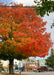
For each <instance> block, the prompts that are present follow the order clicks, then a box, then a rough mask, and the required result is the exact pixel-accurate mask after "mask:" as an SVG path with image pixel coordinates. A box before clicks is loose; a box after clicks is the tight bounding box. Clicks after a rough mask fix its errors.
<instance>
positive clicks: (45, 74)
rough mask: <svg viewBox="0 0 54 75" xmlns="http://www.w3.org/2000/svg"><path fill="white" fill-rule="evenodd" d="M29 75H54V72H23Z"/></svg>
mask: <svg viewBox="0 0 54 75" xmlns="http://www.w3.org/2000/svg"><path fill="white" fill-rule="evenodd" d="M22 74H27V75H54V72H22Z"/></svg>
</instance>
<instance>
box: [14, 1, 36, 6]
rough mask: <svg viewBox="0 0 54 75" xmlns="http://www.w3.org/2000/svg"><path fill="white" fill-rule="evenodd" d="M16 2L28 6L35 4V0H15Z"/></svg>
mask: <svg viewBox="0 0 54 75" xmlns="http://www.w3.org/2000/svg"><path fill="white" fill-rule="evenodd" d="M13 1H14V2H16V3H18V4H20V3H21V4H23V5H24V6H26V5H27V6H28V5H30V6H31V5H35V3H34V0H13Z"/></svg>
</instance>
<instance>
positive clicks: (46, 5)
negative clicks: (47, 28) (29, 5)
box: [34, 0, 54, 16]
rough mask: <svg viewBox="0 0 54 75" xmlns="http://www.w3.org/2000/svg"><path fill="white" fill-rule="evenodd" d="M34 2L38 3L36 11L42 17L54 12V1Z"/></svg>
mask: <svg viewBox="0 0 54 75" xmlns="http://www.w3.org/2000/svg"><path fill="white" fill-rule="evenodd" d="M34 2H35V3H36V6H35V10H36V12H37V13H38V14H40V15H41V16H44V15H45V14H46V13H47V15H49V13H50V12H54V0H39V1H38V0H34Z"/></svg>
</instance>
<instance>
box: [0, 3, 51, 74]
mask: <svg viewBox="0 0 54 75" xmlns="http://www.w3.org/2000/svg"><path fill="white" fill-rule="evenodd" d="M2 6H3V7H0V39H2V40H1V41H0V58H1V59H4V60H7V59H8V60H9V73H14V72H13V60H14V58H16V59H19V60H21V59H25V58H28V57H30V56H33V57H36V56H39V57H45V56H46V55H48V51H49V48H50V47H51V46H52V41H51V39H50V33H47V32H45V30H46V28H45V27H44V26H45V25H46V22H43V19H41V17H40V16H37V14H36V12H35V11H33V8H25V7H23V6H22V5H18V6H22V7H13V6H11V7H5V6H6V5H2ZM15 6H16V4H15ZM43 53H44V54H43ZM42 54H43V55H42Z"/></svg>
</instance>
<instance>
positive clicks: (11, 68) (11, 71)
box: [9, 59, 14, 74]
mask: <svg viewBox="0 0 54 75" xmlns="http://www.w3.org/2000/svg"><path fill="white" fill-rule="evenodd" d="M13 60H14V59H9V74H14V70H13Z"/></svg>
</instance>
